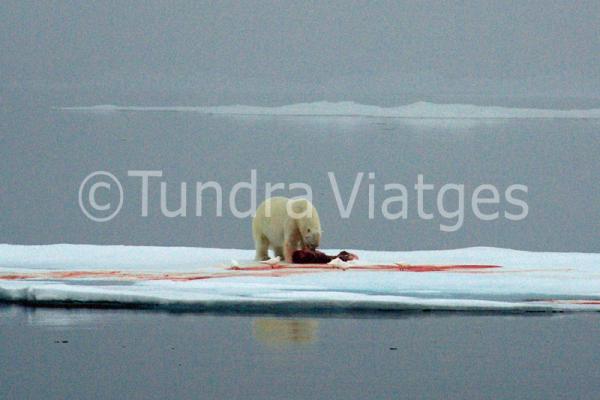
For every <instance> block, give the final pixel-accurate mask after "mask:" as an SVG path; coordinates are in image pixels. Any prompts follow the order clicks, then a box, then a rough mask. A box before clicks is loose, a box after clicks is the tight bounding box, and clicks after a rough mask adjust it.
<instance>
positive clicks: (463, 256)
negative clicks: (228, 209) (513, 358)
mask: <svg viewBox="0 0 600 400" xmlns="http://www.w3.org/2000/svg"><path fill="white" fill-rule="evenodd" d="M350 251H351V252H353V253H355V254H358V255H359V257H360V261H359V262H351V263H349V268H348V269H347V270H342V269H339V268H335V267H334V266H327V265H324V266H320V267H319V268H313V269H311V268H308V267H304V268H303V267H296V266H290V265H283V264H279V265H273V266H271V265H266V264H261V263H258V262H254V261H252V257H253V255H254V251H252V250H236V249H213V248H183V247H139V246H93V245H70V244H57V245H44V246H20V245H8V244H3V245H0V301H9V302H29V303H33V304H35V303H52V302H58V303H64V302H78V303H91V304H95V303H107V304H108V305H115V306H132V307H134V306H158V307H165V308H171V307H173V308H177V307H184V308H186V309H187V308H189V309H193V310H206V309H213V310H221V309H225V310H234V311H235V310H247V309H256V310H260V311H273V310H278V311H289V310H305V311H327V310H332V309H333V310H338V309H344V310H347V309H350V310H355V311H357V310H407V309H416V310H420V309H440V310H496V311H502V310H505V311H569V310H572V311H600V254H596V253H593V254H586V253H549V252H546V253H540V252H525V251H516V250H509V249H498V248H489V247H476V248H466V249H456V250H440V251H414V252H382V251H361V250H350ZM326 252H328V253H331V254H335V253H336V252H337V251H336V250H326ZM232 260H237V261H232ZM236 263H237V264H238V265H237V266H236V265H235V264H236ZM397 263H400V264H402V266H403V267H406V266H407V264H408V267H410V266H411V265H412V266H415V265H453V264H466V265H472V264H485V265H496V266H500V268H487V269H474V270H469V269H460V268H459V269H456V270H447V271H444V270H435V271H430V272H414V270H411V269H410V268H398V269H397V270H395V269H393V268H394V265H395V264H397ZM367 264H369V265H371V264H379V265H389V266H390V268H391V269H387V270H386V269H383V270H369V269H367V270H365V269H359V267H361V266H363V265H367ZM252 268H257V270H256V271H252ZM70 272H77V273H83V274H80V275H73V276H69V273H70ZM111 274H114V275H111ZM190 277H192V278H193V279H189V280H188V278H190ZM198 277H202V278H201V279H200V278H198ZM205 278H206V279H205ZM212 278H216V279H212Z"/></svg>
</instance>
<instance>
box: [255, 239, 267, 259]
mask: <svg viewBox="0 0 600 400" xmlns="http://www.w3.org/2000/svg"><path fill="white" fill-rule="evenodd" d="M254 244H255V246H256V258H255V259H256V260H257V261H264V260H268V259H269V241H268V240H267V238H266V237H264V236H263V235H260V236H258V237H257V238H256V239H255V240H254Z"/></svg>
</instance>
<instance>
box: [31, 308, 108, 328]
mask: <svg viewBox="0 0 600 400" xmlns="http://www.w3.org/2000/svg"><path fill="white" fill-rule="evenodd" d="M25 313H26V315H27V323H28V324H29V325H33V326H40V327H46V328H65V329H66V328H72V327H74V326H77V328H79V329H92V328H93V327H95V326H96V325H98V324H100V323H101V322H100V320H99V318H98V317H101V316H102V314H101V313H98V312H95V310H94V311H90V310H84V309H68V308H57V309H52V308H26V309H25Z"/></svg>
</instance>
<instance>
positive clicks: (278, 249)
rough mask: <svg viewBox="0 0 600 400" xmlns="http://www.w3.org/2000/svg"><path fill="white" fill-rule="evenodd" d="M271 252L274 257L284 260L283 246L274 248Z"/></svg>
mask: <svg viewBox="0 0 600 400" xmlns="http://www.w3.org/2000/svg"><path fill="white" fill-rule="evenodd" d="M273 250H274V251H275V257H280V258H281V259H282V260H283V259H284V258H285V255H284V254H283V246H276V247H275V248H274V249H273Z"/></svg>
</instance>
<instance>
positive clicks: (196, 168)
mask: <svg viewBox="0 0 600 400" xmlns="http://www.w3.org/2000/svg"><path fill="white" fill-rule="evenodd" d="M9 94H10V95H9V96H6V97H5V98H4V99H3V100H4V101H3V103H2V109H1V111H0V123H1V130H2V135H1V138H0V140H1V146H0V166H1V168H0V179H1V182H2V184H1V185H0V189H1V190H2V196H0V205H1V207H2V209H3V210H4V211H3V212H2V213H1V214H0V226H1V227H2V229H1V230H0V242H3V243H19V244H45V243H57V242H68V243H92V244H135V245H166V246H205V247H232V248H252V247H253V242H252V238H251V234H250V218H243V219H239V218H236V217H234V215H233V213H232V211H231V209H230V208H229V199H228V196H229V194H230V193H231V191H232V188H233V187H234V185H235V183H237V182H250V179H251V174H252V171H253V170H254V171H256V176H257V185H256V187H257V189H258V190H257V193H256V197H257V201H258V202H260V201H261V200H262V199H263V198H264V197H265V189H266V188H265V184H266V183H267V182H270V183H272V184H275V183H278V182H280V183H283V184H285V185H286V189H288V188H289V185H290V184H291V183H293V182H301V183H306V184H308V185H310V187H311V188H312V191H313V193H312V194H313V200H314V203H315V204H316V206H317V208H318V210H319V213H320V216H321V220H322V225H323V229H324V237H323V242H322V247H325V248H354V249H372V250H416V249H447V248H457V247H466V246H497V247H509V248H517V249H524V250H543V251H585V252H597V251H600V242H599V241H598V227H599V222H600V221H599V215H600V201H598V199H600V183H599V180H598V172H599V171H600V158H599V157H598V154H600V139H599V134H600V133H599V130H600V123H599V122H598V120H586V119H533V120H514V119H513V120H486V121H473V120H450V121H448V120H400V119H377V118H316V117H240V116H237V117H236V116H213V115H203V114H198V113H189V112H188V113H177V112H112V113H110V112H109V113H93V112H72V111H64V110H60V109H56V108H54V107H55V106H61V105H74V104H75V105H76V104H94V103H92V101H90V100H87V101H84V100H81V99H78V98H77V97H68V96H64V97H58V98H44V97H40V98H34V96H33V95H32V94H31V93H26V94H23V93H21V92H19V91H15V92H14V93H9ZM165 101H167V100H165ZM113 102H115V103H119V102H118V101H113ZM133 103H134V104H135V102H133ZM483 103H485V102H483ZM121 104H122V103H121ZM138 104H139V103H138ZM162 104H163V105H164V104H165V103H162ZM500 104H503V105H510V104H507V100H503V102H502V101H500ZM593 104H594V103H593V102H591V103H590V102H589V101H588V102H580V103H577V102H572V103H569V102H568V101H567V102H566V103H564V104H560V106H561V107H562V108H569V105H570V106H571V107H576V106H579V107H582V108H585V107H593ZM159 105H160V103H159ZM513 105H517V106H527V107H535V106H536V105H537V106H553V104H551V103H548V102H543V101H537V100H536V101H532V102H530V103H529V104H521V103H519V101H516V100H515V102H514V104H513ZM554 106H556V104H554ZM132 170H153V171H162V174H163V176H162V177H161V178H150V180H149V204H148V216H142V200H141V193H142V184H141V178H139V177H132V176H128V171H132ZM94 171H108V172H111V173H112V174H114V175H115V177H116V178H117V179H119V181H120V182H121V184H122V186H123V192H124V202H123V207H122V209H121V211H120V213H119V214H118V215H116V216H115V217H114V218H113V219H112V220H110V221H107V222H95V221H92V220H90V219H88V218H87V217H86V216H85V215H84V213H83V212H82V210H81V209H80V206H79V203H78V190H79V186H80V184H81V182H82V181H83V180H84V178H85V177H86V176H87V175H88V174H90V173H92V172H94ZM328 173H333V174H335V177H336V184H337V185H338V186H339V192H340V195H341V199H342V201H343V202H344V203H345V202H347V201H348V200H349V198H350V194H351V192H352V188H353V185H354V184H355V180H356V179H357V176H358V174H360V173H363V174H364V175H363V179H362V181H361V184H360V185H359V186H358V190H357V195H356V202H355V204H354V207H353V208H352V212H351V214H350V216H349V218H342V215H341V212H340V210H339V206H338V204H337V203H336V198H335V195H334V193H335V192H334V188H333V187H332V183H331V180H330V177H329V175H328ZM370 173H371V174H373V175H369V174H370ZM419 175H422V176H423V179H424V182H425V183H426V184H433V185H434V189H433V190H431V191H428V192H425V195H424V205H423V207H424V210H425V211H426V212H428V213H432V214H433V219H422V218H420V217H419V215H418V204H417V195H416V191H415V189H414V185H415V184H416V183H417V179H418V176H419ZM161 181H164V182H166V193H167V196H166V205H167V208H168V209H170V210H174V209H177V208H178V205H179V203H178V202H179V201H180V185H181V183H182V182H185V183H186V184H187V206H186V211H187V215H186V216H185V217H171V218H170V217H166V216H164V215H163V213H162V211H161V207H160V202H161V198H160V182H161ZM207 181H215V182H217V183H218V184H219V185H221V187H222V191H223V192H222V193H223V213H222V215H218V214H217V204H216V201H215V199H216V196H215V195H214V191H211V190H206V191H205V192H203V194H202V196H201V197H202V207H201V210H202V216H197V215H196V213H197V211H198V209H199V208H200V207H198V206H197V204H196V191H195V186H196V183H197V182H207ZM392 183H396V184H402V185H404V186H405V187H406V188H407V192H408V193H407V194H408V197H407V198H406V205H407V216H406V219H402V218H401V219H396V220H389V219H386V218H384V216H383V214H382V211H381V207H382V204H383V202H384V200H385V198H386V197H389V196H391V195H397V194H398V193H397V192H391V193H390V192H386V191H384V185H386V184H392ZM447 183H453V184H464V186H465V189H464V192H465V198H464V201H463V204H464V215H465V217H464V221H462V222H461V223H460V224H459V225H457V223H458V220H457V218H454V217H452V218H449V217H445V216H443V215H442V214H441V213H440V212H438V211H437V210H438V205H437V202H436V201H437V197H436V196H437V193H438V192H439V190H440V188H441V187H442V185H444V184H447ZM482 184H491V185H494V186H495V187H496V188H497V189H498V191H499V194H500V198H499V201H498V202H497V203H498V204H495V205H489V204H488V205H485V204H484V205H482V206H480V208H481V210H483V212H485V213H488V214H489V213H494V212H499V217H498V218H497V219H495V220H492V221H483V220H480V219H478V218H476V217H475V215H474V213H473V211H472V207H471V206H472V199H471V195H472V193H473V190H474V189H475V188H476V187H477V186H479V185H482ZM514 184H518V185H525V186H526V187H527V193H524V192H523V191H517V192H515V194H514V197H515V198H518V199H520V200H521V201H524V202H526V204H527V207H528V210H527V216H526V217H525V218H524V219H522V220H519V221H512V220H510V219H507V218H506V217H505V216H504V213H505V212H508V213H512V214H520V213H521V214H522V212H523V209H522V207H519V206H516V205H515V204H514V203H511V202H508V201H507V200H506V198H505V190H506V188H508V187H509V186H510V185H514ZM370 185H371V186H372V187H373V194H374V197H373V210H374V215H373V217H372V218H370V217H369V186H370ZM113 188H114V186H113ZM97 193H98V199H97V201H98V203H100V204H101V205H103V204H105V203H107V202H109V201H111V199H112V204H113V205H114V204H116V203H117V200H115V199H114V198H113V197H111V196H114V195H115V193H114V191H113V192H110V194H107V191H103V190H98V191H97ZM275 194H281V195H291V196H294V195H302V194H304V191H302V190H295V191H294V190H283V191H276V192H275ZM487 195H489V193H488V194H487ZM102 196H105V197H102ZM250 198H251V195H250V192H249V191H248V190H245V189H243V190H241V191H240V192H239V193H238V196H237V207H238V209H239V210H240V211H245V210H248V209H249V207H251V202H250ZM84 199H85V194H84ZM459 204H460V203H459V200H458V197H457V194H456V192H453V191H450V192H448V193H447V194H446V196H445V197H444V207H445V208H446V210H447V211H449V212H451V211H455V210H458V209H459V208H458V207H459ZM394 207H398V203H396V205H395V206H394V205H392V206H391V208H390V210H392V211H397V210H399V208H396V209H394ZM442 225H444V226H458V229H457V230H455V231H454V232H445V231H443V230H442V228H441V226H442Z"/></svg>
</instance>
